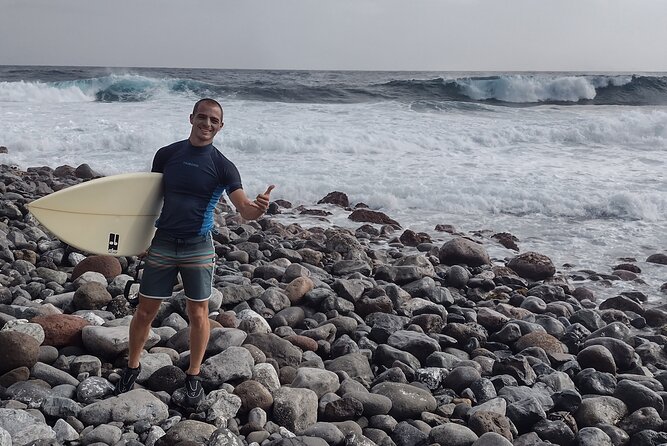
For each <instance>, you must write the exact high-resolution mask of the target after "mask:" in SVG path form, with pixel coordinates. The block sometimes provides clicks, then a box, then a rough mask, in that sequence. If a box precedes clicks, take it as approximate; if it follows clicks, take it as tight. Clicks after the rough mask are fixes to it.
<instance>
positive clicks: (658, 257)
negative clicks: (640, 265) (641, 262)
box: [646, 253, 667, 265]
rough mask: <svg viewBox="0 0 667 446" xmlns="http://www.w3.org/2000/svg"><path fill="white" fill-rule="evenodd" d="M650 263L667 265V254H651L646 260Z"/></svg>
mask: <svg viewBox="0 0 667 446" xmlns="http://www.w3.org/2000/svg"><path fill="white" fill-rule="evenodd" d="M646 261H647V262H649V263H657V264H659V265H667V254H662V253H657V254H651V255H650V256H648V258H647V259H646Z"/></svg>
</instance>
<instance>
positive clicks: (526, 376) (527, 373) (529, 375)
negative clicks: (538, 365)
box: [493, 355, 537, 386]
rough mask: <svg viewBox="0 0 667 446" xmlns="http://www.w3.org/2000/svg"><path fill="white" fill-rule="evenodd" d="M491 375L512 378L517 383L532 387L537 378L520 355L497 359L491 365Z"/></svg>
mask: <svg viewBox="0 0 667 446" xmlns="http://www.w3.org/2000/svg"><path fill="white" fill-rule="evenodd" d="M493 374H494V375H502V374H507V375H510V376H512V377H514V378H515V379H516V380H517V381H518V382H519V383H521V384H525V385H527V386H532V385H533V384H534V383H535V381H536V379H537V376H536V375H535V371H534V370H533V368H532V367H531V366H530V364H529V363H528V360H527V359H526V358H525V357H524V356H521V355H516V356H510V357H507V358H502V359H499V360H498V361H496V362H494V363H493Z"/></svg>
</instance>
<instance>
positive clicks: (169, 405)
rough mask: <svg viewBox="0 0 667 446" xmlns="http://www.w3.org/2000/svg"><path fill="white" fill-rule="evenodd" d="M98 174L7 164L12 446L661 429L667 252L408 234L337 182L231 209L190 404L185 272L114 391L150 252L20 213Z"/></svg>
mask: <svg viewBox="0 0 667 446" xmlns="http://www.w3.org/2000/svg"><path fill="white" fill-rule="evenodd" d="M0 152H1V150H0ZM96 176H97V174H96V173H95V172H94V171H93V169H91V168H90V167H89V166H87V165H81V166H78V167H76V168H74V167H69V166H60V167H57V168H55V169H52V168H48V167H38V168H28V169H26V171H23V170H21V169H17V168H14V167H11V166H8V165H1V166H0V178H1V181H0V327H2V330H1V331H0V446H5V445H12V444H13V445H20V446H24V445H61V444H62V445H98V446H101V445H117V446H120V445H137V446H138V445H146V446H153V445H157V446H161V445H210V446H223V445H229V446H241V445H251V446H258V445H262V446H327V445H335V446H341V445H349V446H356V445H359V446H367V445H368V446H372V445H377V446H392V445H396V446H422V445H423V446H427V445H428V446H436V445H440V446H470V445H473V446H502V445H511V444H514V445H520V446H528V445H541V444H545V445H546V444H557V445H563V446H574V445H581V446H607V445H613V446H619V445H631V446H657V445H660V444H665V443H667V433H666V432H667V421H666V420H667V409H665V406H666V405H667V404H666V403H667V391H666V388H667V310H666V309H665V308H663V307H662V306H661V302H660V300H661V299H664V297H665V296H666V295H667V283H665V284H662V286H659V287H654V288H651V287H648V286H646V284H645V283H644V282H643V281H642V270H641V267H640V266H639V265H638V264H641V263H648V264H651V265H654V266H655V267H658V268H663V269H664V271H665V272H667V253H665V252H656V253H654V254H652V255H651V256H650V257H648V258H646V259H643V258H642V259H634V258H624V259H619V261H618V263H617V264H615V265H609V270H608V271H594V270H585V269H577V270H573V269H571V268H568V267H567V266H566V265H554V264H553V263H552V261H551V260H550V259H549V258H548V257H547V256H545V255H542V254H540V253H537V252H523V251H522V250H521V242H520V240H517V239H516V237H514V236H513V235H512V234H509V233H497V234H485V233H473V234H467V233H459V232H458V231H457V229H456V228H455V227H452V226H451V225H448V222H446V221H445V222H442V224H441V225H438V226H437V227H435V228H434V229H433V231H432V232H430V233H425V232H423V233H422V232H413V231H411V230H408V229H403V228H402V227H401V224H400V222H398V221H395V220H393V219H392V218H391V216H387V215H385V214H382V213H380V212H377V211H373V210H370V209H368V208H367V206H365V205H364V204H363V203H350V202H349V200H348V198H347V196H346V195H345V194H344V193H342V192H332V193H331V194H329V195H327V196H326V197H323V198H322V200H320V202H319V203H313V205H312V206H297V207H294V206H292V204H291V203H289V202H287V201H284V200H276V201H275V202H272V203H271V206H270V209H269V212H268V213H267V215H266V216H265V217H264V218H262V219H261V220H259V221H257V222H246V221H243V220H242V219H241V218H240V217H239V216H238V215H237V214H235V213H234V212H233V210H232V209H230V208H225V207H224V206H223V205H220V206H219V209H218V211H219V212H218V213H217V222H218V225H219V228H218V231H217V234H215V236H214V239H215V250H216V254H217V255H218V261H217V265H216V271H215V273H216V274H215V283H214V285H215V292H214V294H213V296H212V298H211V300H210V302H209V310H210V319H211V338H210V342H209V345H208V348H207V354H206V359H205V361H204V364H203V366H202V376H203V378H204V387H205V389H206V391H207V396H206V399H205V401H203V402H202V403H201V404H200V405H199V406H198V407H196V408H189V407H185V406H184V405H183V396H184V395H183V388H182V387H183V384H184V380H185V372H184V370H185V369H186V368H187V365H188V359H189V357H188V351H187V348H188V336H189V333H188V322H187V315H186V313H185V297H184V296H183V294H182V293H181V292H179V286H178V285H176V287H175V289H174V296H173V297H172V299H170V300H169V301H167V302H165V303H163V304H162V307H161V310H160V313H159V315H158V317H157V319H156V321H155V324H154V327H153V329H152V333H151V335H150V337H149V340H148V342H147V344H146V348H147V351H146V352H145V353H144V355H143V356H142V359H141V363H142V372H141V375H140V376H139V378H138V381H137V383H138V384H137V385H136V386H135V388H134V390H132V391H130V392H128V393H125V394H122V395H120V396H113V386H114V383H115V382H116V381H117V380H118V379H119V372H120V370H121V368H122V367H123V366H124V365H125V362H126V357H125V354H126V352H127V346H128V327H129V323H130V320H131V317H132V313H133V310H134V308H133V307H132V305H130V303H129V302H128V300H127V299H126V297H125V296H124V290H125V288H126V285H127V284H128V282H131V281H132V280H133V279H134V275H135V272H136V270H137V268H138V267H139V263H140V262H139V260H138V259H137V258H136V257H131V258H130V257H127V258H125V257H121V258H115V257H109V256H93V255H87V254H86V253H82V252H79V251H77V250H76V249H74V248H72V247H70V246H67V245H65V244H63V243H61V242H60V241H58V240H57V239H55V238H53V237H52V236H51V235H50V234H49V233H48V231H46V230H45V229H44V228H43V227H41V226H40V225H39V224H38V223H37V222H36V221H35V220H34V218H32V216H31V215H30V214H29V213H28V210H27V207H26V204H27V203H29V202H31V201H32V200H34V199H37V198H39V197H41V196H44V195H46V194H49V193H51V192H53V191H57V190H60V189H62V188H65V187H68V186H72V185H74V184H77V183H80V182H82V181H87V180H90V179H92V178H94V177H96ZM331 213H337V214H338V215H343V214H347V215H348V217H347V219H349V221H351V222H354V223H355V226H354V228H353V229H350V228H349V227H345V228H343V227H338V226H335V225H333V224H331V223H330V221H329V220H327V217H328V216H329V215H330V214H331ZM291 217H298V218H299V219H304V218H310V219H312V222H313V223H312V225H310V224H309V225H307V226H306V225H302V224H298V223H290V218H291ZM300 221H301V220H300ZM350 226H352V225H350ZM494 246H503V247H504V248H505V249H507V250H510V251H511V252H514V254H513V255H512V256H510V257H502V258H496V256H492V255H490V254H489V252H495V251H494V250H493V249H490V248H491V247H494ZM665 272H663V273H662V275H663V277H665V278H667V273H665ZM634 284H636V285H637V286H636V287H634V286H633V285H634ZM136 288H137V286H136V285H134V286H130V290H131V291H132V290H133V291H135V292H136ZM602 289H604V292H603V291H601V290H602ZM616 290H618V291H617V292H616Z"/></svg>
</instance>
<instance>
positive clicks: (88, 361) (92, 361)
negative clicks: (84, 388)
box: [69, 355, 102, 385]
mask: <svg viewBox="0 0 667 446" xmlns="http://www.w3.org/2000/svg"><path fill="white" fill-rule="evenodd" d="M69 369H70V372H71V373H72V375H74V376H78V375H79V373H88V374H89V376H101V374H102V361H100V358H98V357H96V356H93V355H81V356H77V357H76V358H74V359H73V360H72V362H70V364H69ZM77 385H78V383H77Z"/></svg>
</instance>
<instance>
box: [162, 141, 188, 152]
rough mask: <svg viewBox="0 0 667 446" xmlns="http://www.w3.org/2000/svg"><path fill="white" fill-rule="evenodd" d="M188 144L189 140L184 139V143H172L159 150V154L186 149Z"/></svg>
mask: <svg viewBox="0 0 667 446" xmlns="http://www.w3.org/2000/svg"><path fill="white" fill-rule="evenodd" d="M187 142H188V140H187V139H184V140H182V141H176V142H172V143H171V144H169V145H168V146H164V147H161V148H160V149H159V150H158V152H169V151H173V150H178V149H181V148H183V147H185V143H187Z"/></svg>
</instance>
